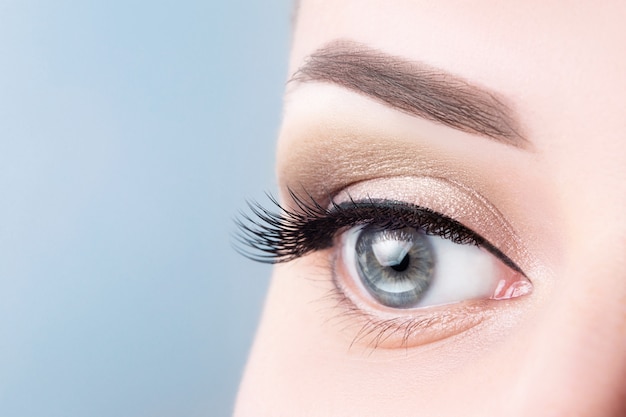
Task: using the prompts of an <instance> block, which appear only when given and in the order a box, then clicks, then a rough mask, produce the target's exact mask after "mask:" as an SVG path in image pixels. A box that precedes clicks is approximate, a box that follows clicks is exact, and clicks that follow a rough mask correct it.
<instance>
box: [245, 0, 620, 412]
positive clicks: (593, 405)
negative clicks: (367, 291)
mask: <svg viewBox="0 0 626 417" xmlns="http://www.w3.org/2000/svg"><path fill="white" fill-rule="evenodd" d="M625 19H626V3H624V2H622V1H604V2H601V3H598V2H591V1H587V2H584V1H581V2H568V3H567V4H564V3H563V2H556V1H507V2H500V1H490V0H485V1H474V2H463V1H437V2H432V1H414V0H412V1H408V0H407V1H400V0H386V1H382V0H381V1H378V0H372V1H367V2H364V1H362V0H360V1H357V0H355V1H350V0H332V1H331V0H304V1H303V2H302V4H301V5H300V7H299V12H298V16H297V23H296V27H295V34H294V40H293V50H292V54H291V60H290V74H292V75H293V74H295V79H294V80H293V81H291V82H289V83H288V86H287V93H286V96H285V113H284V120H283V125H282V129H281V133H280V137H279V142H278V154H277V155H278V157H277V172H278V181H279V185H280V187H281V199H282V201H283V202H284V204H285V205H289V204H290V202H289V198H288V192H287V190H288V188H291V189H295V190H299V189H302V190H306V192H308V193H309V194H311V196H313V197H315V198H316V200H317V201H320V202H321V203H322V204H323V205H328V204H329V200H328V199H329V197H330V198H333V200H334V201H341V200H342V199H343V200H344V201H345V200H346V199H349V197H346V196H348V195H349V196H350V197H352V198H354V197H355V196H357V197H358V196H361V197H362V198H366V197H368V196H369V197H374V198H381V199H393V200H399V201H406V202H409V203H412V204H416V205H419V206H425V207H428V208H430V209H432V210H435V211H437V212H439V213H443V214H446V215H448V216H450V217H453V218H455V219H456V220H458V221H459V222H461V223H462V224H464V225H465V226H467V227H468V228H470V229H472V230H474V231H475V232H477V233H479V234H481V235H482V236H483V237H485V238H486V239H487V241H489V242H490V243H492V244H493V245H494V246H495V247H497V248H499V249H500V250H501V251H502V252H503V253H504V254H505V255H506V256H507V257H508V258H510V259H511V260H512V261H513V262H514V263H515V264H516V265H518V266H519V268H520V269H521V270H522V271H523V272H524V274H525V275H526V277H527V278H528V282H530V283H531V284H532V290H531V291H530V292H529V293H528V294H525V295H521V296H519V297H506V298H507V299H503V300H493V299H492V300H488V299H485V298H486V297H484V296H481V297H477V298H478V299H472V300H463V301H460V302H454V303H447V304H445V305H439V306H425V307H421V308H418V309H409V310H406V309H405V310H400V311H398V310H397V309H395V310H394V309H390V308H389V307H384V306H380V305H378V304H377V303H376V302H375V301H373V300H372V299H371V297H370V298H368V297H367V296H364V295H363V294H362V291H361V292H359V291H360V290H359V287H358V285H357V284H354V283H352V284H351V283H350V281H349V280H348V279H347V278H345V277H346V276H348V275H349V272H347V269H349V268H344V267H342V266H341V265H343V264H342V263H341V262H340V261H338V260H341V259H343V258H345V257H349V254H348V252H342V250H341V249H340V246H341V242H343V241H342V240H341V239H340V238H339V239H338V240H335V245H334V246H333V247H330V248H326V249H323V250H319V251H315V252H312V253H310V254H308V255H306V256H303V257H300V258H299V259H296V260H293V261H291V262H288V263H284V264H279V265H278V266H277V267H276V269H275V272H274V276H273V279H272V285H271V288H270V292H269V295H268V298H267V303H266V308H265V311H264V314H263V318H262V321H261V326H260V328H259V331H258V334H257V339H256V342H255V344H254V347H253V350H252V354H251V357H250V361H249V363H248V367H247V370H246V373H245V377H244V379H243V382H242V385H241V390H240V394H239V398H238V402H237V406H236V411H235V415H236V416H240V417H244V416H257V417H258V416H325V417H329V416H360V417H365V416H396V417H399V416H465V417H469V416H483V417H484V416H615V417H617V416H621V417H623V416H626V257H625V256H624V255H625V254H626V216H624V208H625V207H626V75H625V74H626V49H624V39H626V25H624V21H625ZM328 51H331V52H334V53H335V55H338V56H339V58H337V59H336V60H338V61H337V62H338V63H339V64H342V63H345V62H344V61H345V59H347V58H346V57H350V56H351V55H350V53H352V55H354V53H353V52H354V51H358V52H359V53H362V54H364V56H365V58H361V60H360V61H359V59H357V60H356V61H357V62H361V63H363V62H364V61H368V62H369V61H371V60H372V57H373V56H379V57H380V56H382V57H383V58H381V59H382V61H384V62H395V63H396V64H397V67H398V68H400V70H399V73H400V74H404V73H405V72H406V74H405V75H401V77H400V78H401V79H406V77H409V75H407V74H413V73H415V72H416V71H417V73H418V78H420V77H422V78H423V77H427V76H428V74H431V75H432V74H442V73H443V74H445V75H444V76H439V79H440V80H444V81H443V84H446V83H447V84H446V85H456V86H457V90H458V89H459V88H460V89H461V90H463V89H469V90H468V91H469V92H468V94H470V93H471V94H470V96H471V97H472V100H473V101H472V100H470V101H472V102H475V101H476V100H477V99H480V98H481V97H482V99H483V101H481V102H480V103H481V105H480V106H478V107H477V108H474V109H472V110H471V111H470V113H471V114H478V113H480V111H479V110H481V111H482V110H485V107H484V105H485V100H486V101H487V104H486V105H487V107H489V106H491V105H492V106H495V109H492V110H493V111H495V112H496V113H497V114H496V113H488V114H487V119H488V120H491V119H490V117H491V116H493V115H494V114H496V116H497V117H496V116H494V117H495V118H496V119H497V122H494V123H495V124H493V123H492V124H491V125H489V123H487V125H485V123H483V124H482V125H481V124H480V123H479V124H478V125H476V124H474V125H471V123H469V122H467V121H465V123H464V124H463V123H461V124H458V123H457V126H451V124H452V123H453V122H454V120H452V122H451V121H450V120H447V119H446V120H442V119H437V118H436V117H434V116H433V115H432V114H429V113H428V111H425V110H423V109H422V110H419V109H418V110H415V109H413V108H411V109H409V108H404V109H399V108H397V106H396V107H393V106H392V105H391V104H390V103H389V101H390V100H392V98H389V97H385V94H386V92H387V91H390V90H389V89H388V88H382V89H381V91H380V92H379V94H378V96H376V95H375V94H374V93H372V91H370V90H368V91H363V88H364V87H363V88H361V87H359V86H363V85H365V83H364V82H363V80H360V82H358V83H356V84H357V85H356V86H354V85H353V86H350V84H349V83H346V82H343V84H342V82H338V81H336V80H335V81H333V80H329V78H330V77H329V76H328V74H326V75H311V74H307V73H306V71H303V68H306V65H309V66H310V62H311V58H309V57H310V56H311V55H314V56H319V54H320V52H328ZM346 51H347V55H345V56H343V55H342V54H341V53H338V54H337V52H346ZM315 54H317V55H315ZM383 54H384V55H383ZM327 61H328V60H326V61H324V62H325V66H324V65H322V67H324V68H326V69H325V70H328V68H327V67H328V65H329V64H328V62H327ZM306 62H309V64H305V63H306ZM337 62H335V64H337ZM335 66H336V65H335ZM299 69H300V71H298V70H299ZM344 69H345V68H344ZM375 69H376V68H375ZM370 70H371V68H370ZM405 70H406V71H405ZM420 71H421V72H420ZM322 72H323V71H322ZM340 73H341V71H340ZM343 73H344V74H345V71H344V72H343ZM298 74H299V75H298ZM303 74H304V75H303ZM403 77H404V78H403ZM435 78H437V77H435ZM344 81H345V80H344ZM431 81H432V80H431ZM431 89H432V88H431ZM428 91H429V92H430V90H428ZM476 92H482V93H480V94H482V95H480V94H478V96H476V95H472V94H474V93H476ZM420 94H421V93H420ZM424 94H426V93H424ZM420 97H423V96H419V97H417V99H418V100H419V99H420ZM438 97H439V96H438ZM439 98H441V97H439ZM488 98H489V99H488ZM444 99H445V97H444ZM491 99H493V101H490V100H491ZM479 101H480V100H479ZM481 106H482V107H481ZM453 107H454V106H453ZM420 111H421V113H420ZM431 113H432V112H431ZM490 115H491V116H490ZM453 116H454V115H453ZM458 117H459V116H458V115H456V116H454V117H452V119H455V118H456V119H458ZM501 119H502V120H501ZM503 120H504V121H503ZM457 122H458V120H457ZM468 123H469V127H468ZM472 126H474V127H472ZM476 126H479V127H478V128H477V127H476ZM485 126H487V127H485ZM487 128H490V129H491V130H489V129H487ZM494 132H495V133H494ZM489 256H491V255H489ZM342 257H343V258H342ZM490 259H491V258H490ZM498 268H501V269H500V270H498V271H500V272H502V271H504V270H507V271H509V272H508V273H510V274H512V275H511V276H514V278H512V279H513V280H515V279H517V280H518V281H519V282H524V278H523V277H522V276H520V275H519V274H517V275H515V274H514V273H511V272H510V270H509V269H508V267H506V266H505V265H502V264H499V266H498ZM500 272H499V273H500ZM502 273H505V272H502ZM333 276H335V277H339V278H335V280H333ZM338 280H339V281H340V282H343V284H342V285H343V286H344V290H345V292H346V293H348V294H349V295H348V298H350V302H345V300H343V301H342V300H341V299H338V297H337V296H336V295H335V296H333V295H332V294H336V291H335V292H333V288H334V286H335V283H334V282H337V281H338ZM329 294H331V295H330V296H329ZM363 311H365V312H367V314H369V315H368V316H367V317H370V319H371V318H372V317H374V318H378V321H377V322H378V324H380V323H381V322H382V321H383V320H384V319H386V318H387V319H388V318H390V317H398V316H401V317H402V318H403V320H405V322H406V321H407V320H413V321H412V323H419V325H416V326H414V327H413V328H412V329H411V331H407V329H406V328H403V327H397V328H393V327H392V328H391V329H389V330H387V331H386V332H385V333H383V335H382V336H378V337H377V334H378V335H380V329H378V330H375V329H374V328H373V327H372V326H370V327H367V323H366V319H364V317H366V315H365V313H363ZM374 321H376V320H374ZM371 322H372V321H371V320H370V323H371ZM364 323H365V324H364ZM364 326H365V329H367V330H371V331H370V332H368V331H365V332H364V331H362V329H364ZM377 331H378V333H376V332H377Z"/></svg>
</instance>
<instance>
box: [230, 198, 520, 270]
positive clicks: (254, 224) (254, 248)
mask: <svg viewBox="0 0 626 417" xmlns="http://www.w3.org/2000/svg"><path fill="white" fill-rule="evenodd" d="M289 193H290V197H291V199H292V201H293V202H294V204H295V207H297V209H296V210H290V209H287V208H285V207H283V206H281V205H280V203H279V202H278V201H277V200H276V199H275V198H273V197H272V196H271V195H269V194H268V197H269V199H270V201H271V203H272V205H273V206H275V208H276V209H277V211H272V210H269V209H266V208H264V207H263V206H261V205H260V204H259V203H256V202H248V207H249V209H250V211H251V212H252V214H253V216H250V215H248V214H245V213H241V214H240V218H238V219H236V220H235V223H236V224H237V226H238V228H239V232H238V234H237V235H236V236H235V239H236V241H237V242H238V243H239V244H240V245H238V246H235V249H236V250H237V251H238V252H239V253H241V254H242V255H244V256H246V257H248V258H249V259H252V260H254V261H258V262H264V263H280V262H288V261H291V260H293V259H296V258H299V257H301V256H304V255H306V254H308V253H310V252H314V251H317V250H322V249H326V248H329V247H331V246H332V244H333V239H334V237H335V235H336V234H337V233H338V232H339V231H341V230H344V229H346V228H349V227H353V226H356V225H376V226H377V227H380V228H388V229H400V228H404V227H414V228H418V229H421V230H422V231H423V232H424V233H426V234H429V235H433V236H440V237H442V238H445V239H449V240H451V241H452V242H454V243H458V244H464V245H467V244H472V245H477V246H482V247H484V248H485V249H486V250H488V251H490V252H491V253H493V254H494V255H495V256H497V257H498V258H500V259H501V260H502V261H503V262H504V263H505V264H506V265H508V266H509V267H511V268H512V269H514V270H516V271H518V272H522V271H521V270H520V269H519V267H518V266H517V265H515V263H513V261H511V260H510V259H509V258H508V257H507V256H506V255H504V254H503V253H502V252H501V251H500V250H498V249H497V248H496V247H494V246H493V245H491V244H490V243H489V242H487V241H486V240H485V239H484V238H483V237H481V236H480V235H479V234H477V233H475V232H473V231H472V230H470V229H468V228H467V227H465V226H464V225H463V224H461V223H459V222H458V221H456V220H454V219H451V218H449V217H447V216H444V215H442V214H439V213H436V212H434V211H432V210H430V209H427V208H424V207H419V206H415V205H412V204H409V203H405V202H399V201H393V200H380V199H366V200H359V201H354V200H350V201H347V202H344V203H340V204H336V203H331V204H330V206H329V207H328V208H326V207H323V206H322V205H320V204H319V203H317V202H316V201H315V199H314V198H313V197H311V196H310V195H308V196H307V197H306V198H304V197H301V196H300V195H298V194H296V193H294V192H293V191H290V192H289Z"/></svg>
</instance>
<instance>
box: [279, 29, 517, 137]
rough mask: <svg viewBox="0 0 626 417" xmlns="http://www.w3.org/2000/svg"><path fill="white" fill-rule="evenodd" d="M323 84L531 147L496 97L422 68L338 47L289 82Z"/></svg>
mask: <svg viewBox="0 0 626 417" xmlns="http://www.w3.org/2000/svg"><path fill="white" fill-rule="evenodd" d="M310 81H321V82H330V83H333V84H337V85H340V86H342V87H345V88H347V89H349V90H352V91H355V92H357V93H361V94H364V95H366V96H369V97H371V98H373V99H375V100H377V101H379V102H382V103H384V104H387V105H389V106H391V107H393V108H395V109H398V110H400V111H403V112H405V113H408V114H411V115H415V116H419V117H422V118H424V119H427V120H431V121H434V122H437V123H441V124H443V125H446V126H450V127H452V128H455V129H458V130H461V131H464V132H468V133H474V134H478V135H481V136H485V137H488V138H491V139H495V140H497V141H499V142H503V143H506V144H508V145H512V146H515V147H518V148H528V147H529V143H528V142H527V140H526V139H525V138H524V137H523V136H522V134H521V133H520V127H519V124H518V122H517V119H516V118H515V117H514V115H513V112H512V110H511V109H510V108H509V106H507V105H506V104H505V102H504V100H503V99H501V98H499V97H498V96H497V94H495V93H493V92H490V91H488V90H486V89H484V88H480V87H477V86H474V85H472V84H470V83H469V82H467V81H465V80H463V79H462V78H459V77H457V76H454V75H452V74H449V73H446V72H444V71H442V70H439V69H436V68H432V67H429V66H427V65H424V64H421V63H419V62H413V61H408V60H406V59H404V58H400V57H397V56H393V55H388V54H386V53H383V52H381V51H378V50H376V49H372V48H369V47H367V46H365V45H362V44H359V43H356V42H352V41H345V40H340V41H334V42H331V43H329V44H327V45H325V46H324V47H322V48H320V49H317V50H316V51H315V52H314V53H313V54H311V55H310V56H308V57H307V58H306V59H305V62H304V64H303V65H302V66H301V67H300V68H299V69H298V70H297V71H296V73H295V74H294V75H293V77H292V78H291V80H290V82H310Z"/></svg>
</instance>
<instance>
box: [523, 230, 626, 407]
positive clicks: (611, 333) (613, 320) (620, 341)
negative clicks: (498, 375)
mask: <svg viewBox="0 0 626 417" xmlns="http://www.w3.org/2000/svg"><path fill="white" fill-rule="evenodd" d="M609 235H610V236H609ZM579 249H580V251H579V253H578V254H576V251H575V252H572V255H573V256H572V257H571V261H570V262H568V263H567V266H566V268H565V269H564V273H563V274H562V276H560V277H559V279H558V282H557V284H556V285H555V287H554V288H553V289H552V291H551V292H550V294H549V295H548V296H547V301H546V305H547V307H546V309H545V310H544V311H543V312H542V313H541V314H540V317H539V318H538V321H539V325H538V326H536V327H534V329H533V330H531V331H530V332H531V333H532V336H529V339H528V345H527V349H526V352H525V355H524V356H523V358H521V359H522V360H521V361H520V364H519V366H520V370H519V378H518V379H517V381H516V384H515V390H514V393H515V395H514V397H515V401H514V402H515V403H516V407H515V409H516V410H517V411H518V412H519V413H520V415H535V416H581V417H582V416H603V417H604V416H607V417H624V416H626V260H625V258H626V257H625V255H626V238H625V237H624V234H623V233H622V231H621V230H613V231H612V232H611V233H607V236H605V237H604V241H603V242H602V244H597V243H594V242H589V244H588V245H580V248H579ZM559 275H561V274H559Z"/></svg>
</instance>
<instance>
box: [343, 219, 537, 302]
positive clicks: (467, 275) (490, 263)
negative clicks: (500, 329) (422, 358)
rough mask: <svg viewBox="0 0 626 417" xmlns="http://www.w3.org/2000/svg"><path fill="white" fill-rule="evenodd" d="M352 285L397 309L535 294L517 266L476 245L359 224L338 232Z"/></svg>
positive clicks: (409, 230)
mask: <svg viewBox="0 0 626 417" xmlns="http://www.w3.org/2000/svg"><path fill="white" fill-rule="evenodd" d="M338 246H339V248H338V250H339V251H340V256H339V257H338V261H339V262H341V263H342V264H343V265H341V266H342V267H341V268H337V270H338V271H345V275H346V276H345V277H339V278H341V279H344V280H347V281H348V282H347V283H345V284H346V285H348V286H353V287H355V288H356V293H361V294H364V295H367V296H369V297H370V298H371V299H372V300H373V301H375V302H376V303H379V304H381V305H382V306H385V307H390V308H394V309H410V308H420V307H429V306H437V305H442V304H449V303H454V302H460V301H464V300H471V299H481V298H491V299H503V298H513V297H517V296H521V295H523V294H526V293H528V292H530V290H531V284H530V282H529V281H528V279H527V278H526V277H524V276H523V274H522V273H521V272H519V271H516V270H515V269H514V268H511V267H509V266H507V265H506V264H505V263H504V262H503V261H502V260H500V259H499V258H498V257H496V256H495V255H494V254H492V253H490V252H488V251H487V250H485V249H484V248H481V247H479V246H477V245H474V244H459V243H454V242H453V241H451V240H450V239H446V238H444V237H440V236H437V235H428V234H427V233H425V232H424V231H423V230H422V229H420V228H416V227H403V228H397V229H395V228H394V229H390V228H385V227H381V226H376V225H366V226H356V227H352V228H350V229H349V230H347V231H345V232H344V233H342V234H341V235H340V236H339V239H338Z"/></svg>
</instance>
